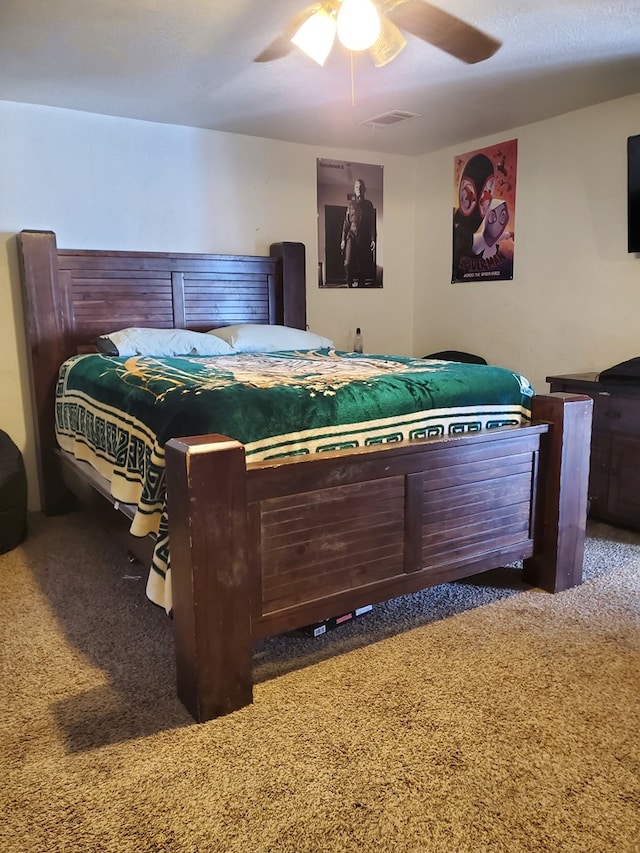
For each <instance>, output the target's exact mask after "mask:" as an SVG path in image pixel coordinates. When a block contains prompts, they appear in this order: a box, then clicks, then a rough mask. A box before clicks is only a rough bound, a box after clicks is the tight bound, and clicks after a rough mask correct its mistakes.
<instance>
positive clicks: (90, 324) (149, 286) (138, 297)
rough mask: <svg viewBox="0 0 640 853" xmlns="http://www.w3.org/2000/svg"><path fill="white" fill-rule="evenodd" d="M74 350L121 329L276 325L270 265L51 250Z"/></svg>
mask: <svg viewBox="0 0 640 853" xmlns="http://www.w3.org/2000/svg"><path fill="white" fill-rule="evenodd" d="M58 265H59V277H60V283H61V285H62V289H63V293H64V299H65V306H66V308H65V311H66V313H67V317H68V322H67V323H66V330H67V334H68V335H69V337H70V338H71V341H70V343H71V345H72V346H73V347H74V349H75V351H79V352H85V351H87V350H91V349H92V347H93V341H94V340H95V338H96V337H97V336H98V335H100V334H104V333H105V332H111V331H115V330H116V329H120V328H125V327H127V326H143V327H153V328H160V329H165V328H187V329H194V330H199V331H207V330H208V329H211V328H214V327H217V326H225V325H230V324H233V323H262V324H264V323H270V322H271V323H272V322H276V320H277V318H276V316H275V311H276V307H275V306H276V294H275V289H276V286H277V282H276V260H275V259H274V258H271V257H259V256H255V257H254V256H230V255H155V254H153V253H136V252H132V253H109V252H84V251H79V252H72V251H68V250H61V251H60V252H58Z"/></svg>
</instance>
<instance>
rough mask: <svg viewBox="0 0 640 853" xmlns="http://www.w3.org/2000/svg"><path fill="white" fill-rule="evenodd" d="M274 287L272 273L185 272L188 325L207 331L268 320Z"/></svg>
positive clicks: (186, 318) (186, 319)
mask: <svg viewBox="0 0 640 853" xmlns="http://www.w3.org/2000/svg"><path fill="white" fill-rule="evenodd" d="M271 290H272V288H271V287H270V281H269V276H267V275H265V274H260V273H255V274H245V275H243V276H240V275H232V274H231V273H227V274H224V275H223V274H217V275H214V274H198V275H192V274H189V275H185V276H184V313H185V318H184V319H185V326H186V327H187V328H188V329H195V330H196V331H198V330H203V331H207V330H208V329H212V328H215V327H217V326H230V325H233V324H235V323H261V324H265V323H268V322H269V317H270V299H271V300H272V298H273V297H272V296H271V295H270V294H271Z"/></svg>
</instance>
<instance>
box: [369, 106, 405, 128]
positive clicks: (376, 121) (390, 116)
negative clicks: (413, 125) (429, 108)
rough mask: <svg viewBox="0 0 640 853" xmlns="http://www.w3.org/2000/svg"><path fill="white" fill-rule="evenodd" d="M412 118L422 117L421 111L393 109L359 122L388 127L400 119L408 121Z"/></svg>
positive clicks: (370, 125)
mask: <svg viewBox="0 0 640 853" xmlns="http://www.w3.org/2000/svg"><path fill="white" fill-rule="evenodd" d="M410 118H420V113H407V112H405V111H404V110H391V111H390V112H388V113H383V114H382V115H380V116H375V117H374V118H368V119H366V121H361V122H359V124H366V125H368V126H369V127H386V126H387V125H390V124H397V123H398V122H399V121H406V120H407V119H410Z"/></svg>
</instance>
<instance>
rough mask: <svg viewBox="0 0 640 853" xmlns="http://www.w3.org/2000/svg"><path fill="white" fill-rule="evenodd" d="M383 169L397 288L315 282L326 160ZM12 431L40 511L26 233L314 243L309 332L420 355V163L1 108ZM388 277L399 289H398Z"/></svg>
mask: <svg viewBox="0 0 640 853" xmlns="http://www.w3.org/2000/svg"><path fill="white" fill-rule="evenodd" d="M317 157H330V158H333V159H351V160H356V161H358V162H362V163H375V164H380V165H382V166H384V182H385V187H384V210H385V226H384V234H383V240H384V258H385V287H384V288H383V289H382V290H376V291H367V292H364V291H357V290H352V291H347V290H339V291H326V290H322V291H320V290H319V289H318V287H317V265H318V258H317V232H316V221H317V220H316V158H317ZM0 163H2V164H3V167H2V169H1V170H0V428H1V429H3V430H5V431H6V432H8V433H9V435H11V436H12V438H13V439H14V441H15V442H16V443H17V444H18V446H19V447H20V448H21V449H22V450H23V452H24V454H25V461H26V463H27V471H28V477H29V497H30V506H31V507H32V508H37V506H38V505H39V498H38V491H37V486H36V476H35V454H34V433H33V430H32V427H31V420H32V418H31V405H30V399H29V390H28V388H29V383H28V369H27V354H26V345H25V340H24V335H23V332H22V329H23V318H22V303H21V293H20V281H19V274H18V265H17V256H16V246H15V234H16V233H17V232H19V231H21V230H22V229H32V228H36V229H45V230H52V231H55V232H56V234H57V236H58V245H59V246H60V247H63V248H78V249H81V248H99V249H130V250H142V251H175V252H221V253H231V254H254V253H255V254H266V253H268V251H269V245H270V243H272V242H277V241H280V240H291V241H299V242H303V243H305V245H306V247H307V277H308V284H307V305H308V312H307V313H308V321H309V325H310V327H311V328H312V329H313V330H315V331H318V332H322V333H323V334H326V335H328V336H329V337H332V338H333V339H334V341H335V343H336V345H337V346H338V347H348V346H350V343H351V341H352V335H353V330H354V328H355V326H362V328H363V331H364V334H365V346H366V347H367V348H368V349H369V350H376V351H389V352H399V353H410V352H411V348H412V341H411V332H412V329H411V323H410V316H411V303H412V298H413V259H414V249H415V247H414V246H413V233H414V218H415V212H414V201H413V199H414V193H413V186H414V182H415V167H416V161H415V160H414V159H412V158H407V157H393V156H389V155H379V156H378V155H375V156H372V155H371V154H370V153H362V152H354V151H342V150H339V149H333V150H327V149H324V148H323V149H319V148H318V149H316V148H315V147H312V146H302V145H292V144H288V143H283V142H275V141H271V140H264V139H256V138H251V137H242V136H236V135H233V134H223V133H216V132H213V131H204V130H195V129H191V128H184V127H172V126H167V125H159V124H152V123H147V122H138V121H131V120H125V119H117V118H110V117H105V116H97V115H91V114H86V113H78V112H73V111H70V110H60V109H53V108H49V107H38V106H32V105H26V104H14V103H8V102H0ZM387 282H388V284H387Z"/></svg>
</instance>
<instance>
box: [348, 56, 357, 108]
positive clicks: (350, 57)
mask: <svg viewBox="0 0 640 853" xmlns="http://www.w3.org/2000/svg"><path fill="white" fill-rule="evenodd" d="M349 62H350V64H351V106H352V107H355V105H356V94H355V88H354V85H353V51H352V50H350V51H349Z"/></svg>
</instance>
